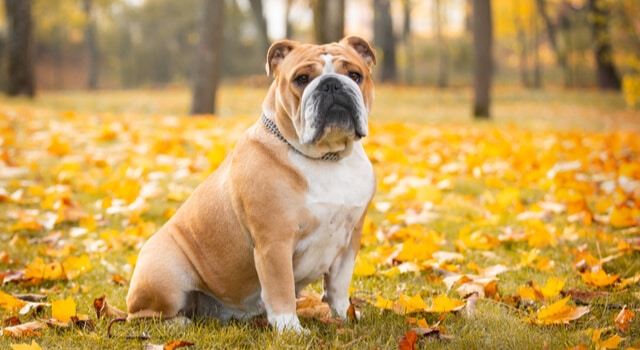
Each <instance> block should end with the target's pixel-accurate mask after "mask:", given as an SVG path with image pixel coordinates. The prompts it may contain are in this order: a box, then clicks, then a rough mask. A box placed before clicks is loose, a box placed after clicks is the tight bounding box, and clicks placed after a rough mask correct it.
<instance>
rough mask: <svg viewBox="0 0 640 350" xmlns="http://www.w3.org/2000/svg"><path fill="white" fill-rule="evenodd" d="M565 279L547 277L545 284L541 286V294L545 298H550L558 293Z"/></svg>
mask: <svg viewBox="0 0 640 350" xmlns="http://www.w3.org/2000/svg"><path fill="white" fill-rule="evenodd" d="M564 283H565V280H561V279H559V278H557V277H549V279H548V280H547V284H545V286H544V287H542V289H541V291H542V295H544V298H545V299H552V298H554V297H556V296H557V295H558V294H560V291H561V290H562V288H563V287H564Z"/></svg>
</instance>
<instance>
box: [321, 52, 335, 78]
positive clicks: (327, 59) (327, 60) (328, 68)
mask: <svg viewBox="0 0 640 350" xmlns="http://www.w3.org/2000/svg"><path fill="white" fill-rule="evenodd" d="M320 57H321V58H322V59H324V68H323V69H322V74H329V73H335V72H336V70H335V69H333V56H332V55H331V54H330V53H326V54H323V55H320Z"/></svg>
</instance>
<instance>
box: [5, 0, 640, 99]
mask: <svg viewBox="0 0 640 350" xmlns="http://www.w3.org/2000/svg"><path fill="white" fill-rule="evenodd" d="M474 3H477V4H482V5H483V6H484V4H487V6H488V8H489V11H490V13H489V14H480V15H478V14H477V13H475V15H476V16H475V17H474V10H473V9H474ZM3 5H4V6H0V68H1V70H0V72H1V73H0V90H2V91H3V92H7V93H8V94H9V95H14V94H22V95H33V94H34V91H47V90H84V89H139V88H152V89H156V88H170V87H186V88H191V87H192V86H193V84H194V82H193V81H194V79H196V78H197V77H198V76H203V74H202V72H203V70H202V62H198V60H199V59H200V60H202V58H203V57H208V56H207V55H212V54H213V55H214V56H215V57H214V58H219V60H218V62H213V63H211V62H209V63H204V64H205V65H214V66H215V67H216V68H215V70H216V72H217V73H207V74H204V76H207V77H209V76H211V77H213V78H212V79H214V80H219V81H221V82H223V83H225V84H248V85H256V86H266V85H267V84H268V81H269V78H268V77H267V76H266V74H265V70H264V63H265V57H266V50H267V49H268V47H269V44H270V43H271V42H273V41H275V40H278V39H282V38H291V39H295V40H299V41H305V42H316V43H323V42H331V41H335V40H339V39H340V38H341V37H343V36H344V35H350V34H357V35H360V36H363V37H365V38H366V39H368V40H371V41H372V42H373V44H374V45H375V47H376V50H377V53H378V57H379V60H378V67H377V68H376V73H375V77H376V79H377V80H378V82H380V83H390V84H403V85H416V86H432V87H438V88H447V87H465V86H472V85H473V84H474V80H476V79H477V77H475V78H474V67H480V68H479V69H485V70H491V74H492V80H493V82H495V83H497V84H506V85H517V86H523V87H526V88H545V87H550V86H553V87H563V88H567V89H573V88H599V89H606V90H613V91H620V90H621V89H623V88H624V89H626V90H628V91H627V92H628V93H632V92H633V91H637V90H640V87H638V85H640V84H639V83H638V82H639V79H638V77H637V76H638V74H639V73H640V16H638V14H640V1H638V0H493V1H489V0H180V1H176V0H4V1H3ZM475 6H478V5H475ZM474 21H475V22H476V23H475V26H474ZM480 22H482V23H480ZM27 23H28V26H27ZM474 33H475V35H476V39H475V41H476V44H478V39H477V37H478V35H479V33H489V36H490V37H491V40H490V41H489V43H488V45H490V47H491V49H490V50H491V54H492V56H491V57H492V59H491V62H490V65H489V66H487V65H486V63H485V64H484V65H483V63H482V62H480V63H479V62H477V61H476V60H479V59H481V57H479V55H478V54H477V52H478V51H476V50H477V49H478V48H477V47H476V48H474ZM486 35H487V34H482V36H486ZM18 41H27V43H26V44H16V42H18ZM205 41H206V42H205ZM20 45H23V46H24V45H26V46H27V47H28V50H30V51H24V52H29V53H28V57H26V56H22V57H20V56H17V57H18V58H15V57H16V55H20V54H19V53H15V51H16V50H19V48H20ZM483 45H484V44H483ZM23 55H24V54H23ZM11 57H14V59H13V61H12V58H11ZM16 65H17V66H16ZM21 65H27V66H29V65H30V66H32V68H31V72H30V73H29V71H28V70H27V73H24V74H26V75H27V76H28V75H30V74H31V75H32V77H31V78H30V79H31V84H32V85H33V88H32V90H29V89H20V88H14V87H12V84H14V83H12V79H11V78H10V77H11V75H12V74H14V75H15V74H16V72H17V71H19V70H20V69H22V68H20V67H19V66H21ZM482 67H490V68H482ZM27 69H28V68H27ZM24 74H23V75H24ZM212 74H213V75H212ZM215 74H218V75H215ZM23 80H26V81H27V84H28V81H29V77H27V78H24V77H23ZM634 103H635V102H634Z"/></svg>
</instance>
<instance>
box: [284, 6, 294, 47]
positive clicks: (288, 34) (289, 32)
mask: <svg viewBox="0 0 640 350" xmlns="http://www.w3.org/2000/svg"><path fill="white" fill-rule="evenodd" d="M292 5H293V0H287V4H286V6H287V7H286V10H285V17H284V28H285V38H287V39H291V38H293V25H292V24H291V18H289V16H291V6H292Z"/></svg>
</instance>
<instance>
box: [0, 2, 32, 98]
mask: <svg viewBox="0 0 640 350" xmlns="http://www.w3.org/2000/svg"><path fill="white" fill-rule="evenodd" d="M4 4H5V9H6V15H7V32H8V36H7V53H8V55H7V56H8V62H7V68H8V72H7V94H8V95H9V96H19V95H24V96H29V97H33V96H34V95H35V73H34V67H33V60H34V46H33V35H32V34H33V29H32V25H31V0H5V1H4Z"/></svg>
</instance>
